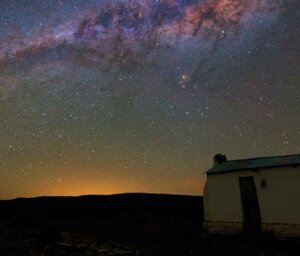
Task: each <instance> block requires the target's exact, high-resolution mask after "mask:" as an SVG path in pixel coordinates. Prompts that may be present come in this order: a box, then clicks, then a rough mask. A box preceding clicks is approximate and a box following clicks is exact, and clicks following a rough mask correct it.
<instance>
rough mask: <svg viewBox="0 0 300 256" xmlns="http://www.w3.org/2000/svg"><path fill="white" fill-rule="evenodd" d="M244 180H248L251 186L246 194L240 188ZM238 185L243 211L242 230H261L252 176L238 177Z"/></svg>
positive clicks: (254, 231)
mask: <svg viewBox="0 0 300 256" xmlns="http://www.w3.org/2000/svg"><path fill="white" fill-rule="evenodd" d="M244 181H248V182H249V184H251V185H250V186H252V188H251V189H252V191H250V192H248V195H247V194H246V193H247V192H245V190H244V189H242V186H243V185H242V183H243V182H244ZM239 186H240V196H241V206H242V212H243V231H244V232H247V233H259V232H261V212H260V206H259V201H258V196H257V190H256V185H255V179H254V176H241V177H239ZM249 194H251V195H249Z"/></svg>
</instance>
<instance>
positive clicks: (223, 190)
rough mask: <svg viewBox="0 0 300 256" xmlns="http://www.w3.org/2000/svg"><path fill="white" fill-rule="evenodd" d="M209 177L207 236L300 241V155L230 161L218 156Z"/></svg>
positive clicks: (206, 206)
mask: <svg viewBox="0 0 300 256" xmlns="http://www.w3.org/2000/svg"><path fill="white" fill-rule="evenodd" d="M206 175H207V182H206V184H205V187H204V194H203V200H204V216H205V227H206V228H207V229H208V231H209V233H211V234H213V233H218V234H236V233H240V232H251V233H252V232H261V231H262V232H267V233H273V234H274V235H275V236H279V237H300V154H299V155H286V156H274V157H260V158H251V159H241V160H230V161H229V160H227V158H226V156H225V155H221V154H218V155H216V156H215V157H214V166H213V167H212V168H211V169H209V170H208V171H207V172H206Z"/></svg>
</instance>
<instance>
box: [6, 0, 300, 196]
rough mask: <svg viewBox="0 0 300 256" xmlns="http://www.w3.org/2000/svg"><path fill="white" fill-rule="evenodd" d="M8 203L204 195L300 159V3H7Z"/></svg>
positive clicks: (147, 0)
mask: <svg viewBox="0 0 300 256" xmlns="http://www.w3.org/2000/svg"><path fill="white" fill-rule="evenodd" d="M0 24H1V25H0V198H1V199H6V198H15V197H31V196H41V195H81V194H112V193H123V192H153V193H173V194H192V195H201V194H202V191H203V185H204V183H205V175H204V174H203V173H204V172H205V171H206V170H207V169H208V168H209V167H211V165H212V158H213V155H214V154H216V153H223V154H226V155H227V157H228V158H229V159H236V158H249V157H259V156H272V155H283V154H295V153H299V152H300V114H299V111H300V86H299V81H300V1H299V0H282V1H281V0H107V1H105V0H98V1H96V0H64V1H62V0H61V1H58V0H48V1H40V0H30V1H28V0H2V1H0Z"/></svg>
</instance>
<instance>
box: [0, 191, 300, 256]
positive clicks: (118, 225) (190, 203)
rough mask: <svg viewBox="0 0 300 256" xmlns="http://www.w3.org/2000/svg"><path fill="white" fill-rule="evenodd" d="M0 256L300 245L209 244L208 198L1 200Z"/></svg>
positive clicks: (296, 247) (297, 243)
mask: <svg viewBox="0 0 300 256" xmlns="http://www.w3.org/2000/svg"><path fill="white" fill-rule="evenodd" d="M0 218H1V219H0V256H19V255H25V256H42V255H44V256H48V255H49V256H56V255H59V256H64V255H75V256H76V255H81V256H85V255H87V256H88V255H99V256H101V255H102V256H106V255H116V256H117V255H124V256H125V255H127V256H132V255H141V256H142V255H145V256H150V255H151V256H152V255H153V256H162V255H166V256H168V255H170V256H171V255H172V256H176V255H178V256H200V255H259V256H265V255H282V256H285V255H286V256H292V255H300V240H296V239H294V240H291V239H290V240H278V239H275V238H274V237H272V235H270V234H268V235H266V234H261V235H259V236H257V235H249V234H241V235H239V236H209V235H208V234H207V233H206V232H205V230H203V229H202V224H203V203H202V197H193V196H174V195H151V194H126V195H115V196H86V197H77V198H69V197H67V198H65V197H64V198H34V199H17V200H12V201H1V200H0Z"/></svg>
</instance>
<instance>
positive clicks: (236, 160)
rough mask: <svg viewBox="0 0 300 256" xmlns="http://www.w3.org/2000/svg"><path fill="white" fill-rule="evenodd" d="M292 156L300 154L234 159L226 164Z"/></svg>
mask: <svg viewBox="0 0 300 256" xmlns="http://www.w3.org/2000/svg"><path fill="white" fill-rule="evenodd" d="M291 156H300V154H291V155H281V156H278V155H277V156H262V157H252V158H241V159H232V160H230V159H229V160H227V161H225V162H224V163H226V162H238V161H249V160H257V159H265V158H279V157H291Z"/></svg>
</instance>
